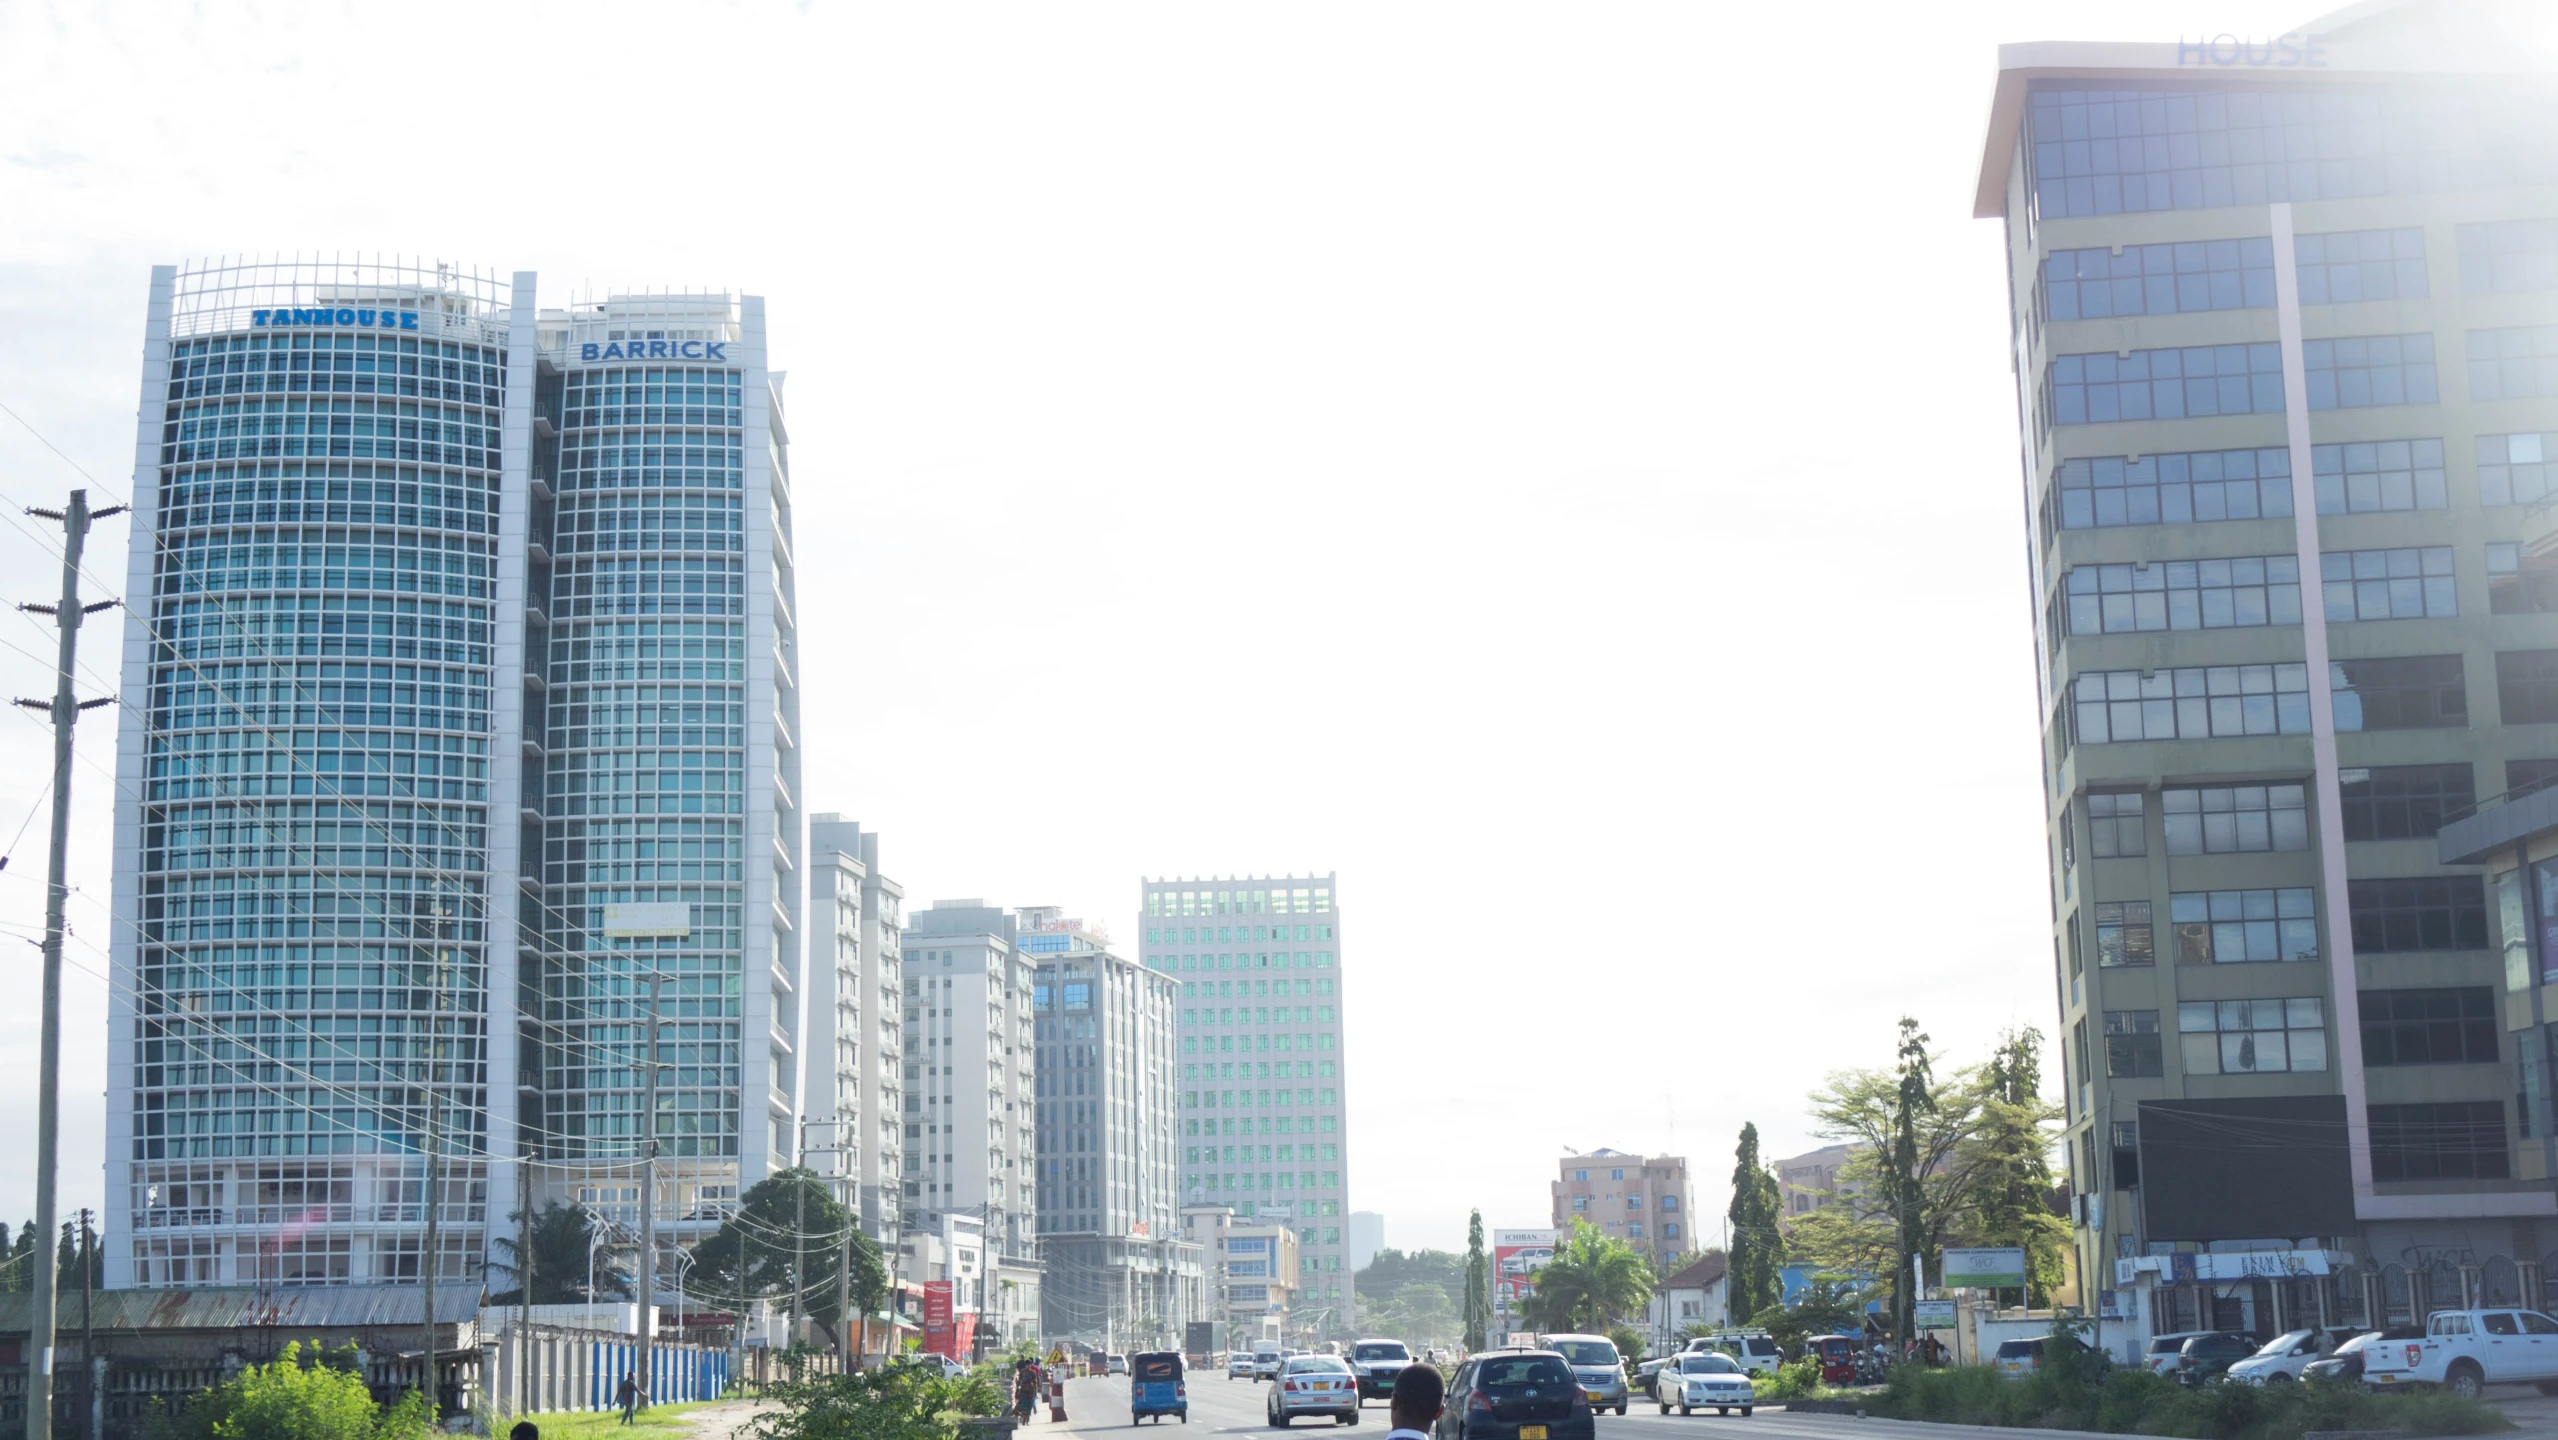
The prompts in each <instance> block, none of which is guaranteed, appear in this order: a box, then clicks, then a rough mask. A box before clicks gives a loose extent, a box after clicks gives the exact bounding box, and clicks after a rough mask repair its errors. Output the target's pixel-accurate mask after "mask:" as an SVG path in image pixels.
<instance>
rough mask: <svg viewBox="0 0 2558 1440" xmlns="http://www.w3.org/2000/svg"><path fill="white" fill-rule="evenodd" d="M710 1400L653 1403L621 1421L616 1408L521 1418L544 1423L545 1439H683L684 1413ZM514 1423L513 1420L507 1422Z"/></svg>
mask: <svg viewBox="0 0 2558 1440" xmlns="http://www.w3.org/2000/svg"><path fill="white" fill-rule="evenodd" d="M710 1403H711V1402H710V1401H707V1400H695V1401H689V1402H687V1403H685V1404H681V1405H651V1406H649V1407H648V1408H647V1409H645V1410H642V1411H641V1412H639V1414H637V1415H635V1416H633V1417H632V1418H631V1423H630V1424H628V1425H625V1424H623V1423H622V1412H621V1411H620V1410H618V1409H615V1410H553V1411H550V1412H549V1413H547V1414H541V1415H527V1416H524V1417H522V1418H524V1419H527V1420H530V1421H532V1422H533V1423H534V1424H535V1425H538V1426H540V1427H541V1430H542V1440H684V1437H685V1436H687V1435H690V1434H691V1433H692V1426H691V1425H689V1424H687V1423H686V1421H685V1419H684V1417H685V1416H687V1415H690V1414H692V1413H693V1412H694V1411H696V1410H700V1409H703V1408H705V1407H707V1406H708V1405H709V1404H710ZM508 1423H509V1424H512V1423H513V1422H512V1421H509V1422H508Z"/></svg>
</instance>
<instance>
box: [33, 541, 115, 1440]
mask: <svg viewBox="0 0 2558 1440" xmlns="http://www.w3.org/2000/svg"><path fill="white" fill-rule="evenodd" d="M124 508H125V507H123V506H121V505H110V506H108V507H107V508H106V509H104V510H100V511H97V512H95V513H94V514H93V513H92V512H91V511H90V509H89V492H88V491H86V490H74V491H72V492H71V503H70V504H68V505H66V506H64V507H63V508H62V509H60V510H39V509H36V508H35V507H33V506H29V507H28V508H27V513H28V514H30V515H40V516H42V517H44V518H45V519H47V520H59V521H61V522H62V599H61V602H60V603H59V604H54V605H35V604H28V605H21V606H19V607H18V608H19V609H21V610H32V611H34V612H36V613H37V614H39V615H51V616H52V617H53V623H54V625H55V627H56V628H57V629H59V630H60V631H61V632H62V639H61V643H60V646H59V648H58V649H57V650H56V652H55V657H54V665H53V698H52V699H51V700H21V701H19V702H18V703H19V704H20V705H23V706H25V707H27V708H28V709H30V710H45V711H50V712H51V713H52V715H53V834H52V848H51V853H50V854H49V855H47V857H46V860H45V872H44V997H43V1000H42V1002H41V1003H42V1015H43V1019H42V1022H41V1033H42V1039H41V1041H40V1042H39V1049H38V1059H37V1067H38V1069H37V1080H36V1234H38V1235H40V1236H42V1237H43V1238H44V1239H47V1240H50V1239H52V1238H53V1234H54V1230H55V1228H56V1227H55V1222H54V1193H53V1190H54V1168H55V1160H56V1155H57V1153H58V1151H59V1150H60V1148H61V1138H62V1135H61V1132H62V1116H61V1108H62V1105H61V1096H62V932H63V913H62V912H63V908H64V905H65V903H66V902H67V901H68V900H69V899H70V898H71V885H70V880H69V877H68V874H67V870H68V866H69V864H70V849H71V729H72V726H73V725H74V724H75V723H76V722H77V721H78V720H79V718H80V712H81V711H83V710H87V709H90V708H92V707H95V706H99V705H104V704H106V703H107V702H106V701H105V700H103V699H100V700H90V701H85V702H84V701H82V700H80V699H79V698H77V697H76V696H75V695H74V694H73V693H72V689H71V672H72V668H73V665H74V662H75V661H76V660H77V659H78V657H79V653H80V619H81V617H82V616H84V615H88V614H91V613H93V612H95V611H99V610H104V609H106V608H107V607H108V606H110V605H113V604H115V603H116V602H114V601H112V600H101V601H99V602H97V603H96V604H94V605H88V606H83V605H82V604H81V603H80V552H81V550H82V549H83V548H84V547H85V546H86V545H87V543H88V538H89V522H90V521H91V520H103V519H105V518H106V517H107V516H109V515H115V514H119V513H121V512H122V511H123V510H124ZM32 1268H33V1269H34V1270H35V1272H36V1273H35V1277H34V1278H35V1304H34V1306H33V1308H32V1309H31V1310H30V1311H29V1312H28V1318H27V1392H26V1409H27V1440H52V1435H53V1336H54V1316H55V1312H56V1305H55V1302H56V1295H55V1292H56V1291H57V1290H58V1289H59V1288H60V1286H59V1277H58V1276H56V1275H55V1274H54V1267H53V1266H51V1265H36V1266H33V1267H32Z"/></svg>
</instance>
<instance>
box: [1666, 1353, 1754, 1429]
mask: <svg viewBox="0 0 2558 1440" xmlns="http://www.w3.org/2000/svg"><path fill="white" fill-rule="evenodd" d="M1652 1383H1653V1393H1654V1394H1655V1395H1656V1396H1657V1397H1658V1398H1659V1399H1660V1402H1661V1413H1662V1414H1664V1415H1667V1414H1669V1413H1670V1407H1671V1406H1673V1405H1676V1406H1678V1407H1679V1413H1680V1414H1682V1415H1689V1414H1693V1413H1695V1412H1696V1411H1698V1410H1700V1409H1703V1408H1704V1407H1706V1406H1708V1405H1711V1406H1713V1407H1714V1413H1716V1414H1717V1415H1729V1414H1731V1413H1732V1412H1733V1411H1735V1410H1738V1411H1740V1412H1741V1413H1742V1414H1743V1415H1745V1416H1746V1415H1748V1414H1749V1413H1750V1407H1751V1406H1752V1405H1754V1404H1756V1403H1757V1401H1758V1391H1757V1390H1756V1388H1754V1387H1753V1386H1752V1385H1751V1384H1750V1372H1749V1371H1747V1370H1745V1369H1743V1368H1741V1362H1740V1361H1738V1360H1735V1359H1733V1358H1732V1357H1731V1356H1729V1355H1713V1354H1698V1353H1696V1352H1693V1351H1691V1352H1689V1353H1688V1354H1685V1355H1681V1356H1680V1357H1678V1359H1677V1360H1675V1361H1673V1362H1672V1363H1671V1364H1668V1365H1664V1366H1662V1367H1661V1368H1660V1369H1659V1370H1658V1371H1657V1372H1655V1373H1654V1374H1653V1377H1652Z"/></svg>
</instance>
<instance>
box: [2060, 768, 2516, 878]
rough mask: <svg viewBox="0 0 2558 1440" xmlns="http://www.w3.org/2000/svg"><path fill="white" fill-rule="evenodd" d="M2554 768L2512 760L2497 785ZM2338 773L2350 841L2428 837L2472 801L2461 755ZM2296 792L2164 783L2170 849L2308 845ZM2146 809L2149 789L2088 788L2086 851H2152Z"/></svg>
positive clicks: (2107, 855) (2472, 786) (2509, 788)
mask: <svg viewBox="0 0 2558 1440" xmlns="http://www.w3.org/2000/svg"><path fill="white" fill-rule="evenodd" d="M2553 774H2558V760H2509V761H2506V762H2505V770H2504V788H2505V791H2506V792H2507V793H2515V794H2519V793H2522V792H2525V791H2528V790H2531V789H2535V788H2538V787H2539V786H2541V785H2544V784H2546V783H2547V782H2548V780H2549V779H2550V777H2551V776H2552V775H2553ZM2337 778H2338V781H2339V784H2338V798H2339V800H2340V801H2341V807H2340V813H2341V816H2342V819H2343V822H2344V830H2345V838H2346V839H2347V840H2421V839H2428V838H2431V837H2432V836H2433V834H2434V833H2435V832H2436V831H2438V830H2440V829H2442V827H2443V824H2444V822H2445V821H2446V820H2449V819H2452V818H2455V817H2457V816H2460V815H2463V814H2466V813H2467V812H2468V811H2469V810H2471V809H2472V808H2474V807H2475V806H2476V804H2477V801H2478V790H2477V784H2476V781H2475V780H2474V778H2473V777H2472V775H2471V773H2470V766H2469V763H2468V762H2467V761H2454V762H2451V763H2448V764H2440V765H2370V766H2355V767H2350V768H2347V769H2345V770H2343V771H2341V772H2340V773H2339V775H2338V777H2337ZM2302 796H2303V790H2302V787H2301V786H2298V785H2255V786H2229V787H2201V788H2191V789H2185V788H2179V789H2169V790H2163V791H2161V792H2160V805H2161V808H2162V810H2163V811H2164V812H2165V815H2166V824H2165V830H2166V840H2167V853H2168V854H2170V855H2209V854H2224V853H2231V852H2243V851H2249V850H2301V849H2306V848H2307V843H2308V836H2307V827H2306V824H2305V823H2304V822H2303V821H2301V820H2300V819H2298V818H2297V816H2298V814H2299V812H2300V810H2301V801H2302ZM2147 810H2148V798H2147V797H2146V796H2145V795H2143V794H2141V793H2140V792H2138V791H2121V792H2115V791H2098V792H2095V793H2092V794H2090V795H2089V796H2088V797H2087V822H2088V848H2089V851H2090V852H2091V853H2093V854H2094V855H2095V856H2096V857H2097V858H2098V859H2100V860H2101V859H2112V858H2117V857H2124V856H2135V855H2145V854H2147V853H2149V838H2148V830H2147V819H2148V815H2147ZM2287 816H2288V817H2292V818H2286V817H2287Z"/></svg>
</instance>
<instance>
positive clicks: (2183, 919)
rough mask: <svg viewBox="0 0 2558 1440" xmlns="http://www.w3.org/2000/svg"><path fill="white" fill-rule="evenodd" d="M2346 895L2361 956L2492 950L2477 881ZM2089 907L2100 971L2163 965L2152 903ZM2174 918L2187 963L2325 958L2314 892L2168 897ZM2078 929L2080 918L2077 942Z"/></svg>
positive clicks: (2431, 879)
mask: <svg viewBox="0 0 2558 1440" xmlns="http://www.w3.org/2000/svg"><path fill="white" fill-rule="evenodd" d="M2346 888H2347V908H2348V912H2349V915H2350V923H2351V924H2352V926H2353V937H2354V950H2355V953H2357V954H2362V955H2386V954H2421V953H2427V952H2432V951H2441V950H2484V949H2486V948H2487V907H2486V899H2485V891H2484V889H2483V888H2482V886H2481V884H2480V882H2479V877H2477V876H2475V875H2419V876H2408V877H2404V878H2397V877H2374V878H2367V879H2356V880H2351V881H2348V882H2347V886H2346ZM2089 909H2090V912H2091V914H2090V917H2089V918H2090V920H2091V922H2092V928H2093V929H2094V931H2095V935H2096V956H2097V959H2096V963H2097V964H2098V965H2099V966H2103V967H2108V968H2111V967H2115V966H2140V965H2149V964H2153V963H2155V961H2156V957H2157V947H2156V943H2155V937H2154V935H2153V926H2152V923H2151V913H2152V911H2151V904H2150V902H2149V901H2147V900H2102V901H2098V902H2096V903H2095V904H2094V905H2092V906H2090V907H2089ZM2167 918H2168V923H2169V925H2170V927H2171V934H2172V937H2173V942H2174V946H2175V959H2176V963H2178V964H2180V965H2238V964H2267V963H2281V962H2304V961H2314V960H2316V959H2317V958H2318V922H2317V909H2316V905H2315V901H2314V899H2313V897H2312V892H2311V891H2310V890H2308V889H2307V888H2292V889H2273V890H2180V891H2177V892H2175V893H2174V894H2172V895H2170V896H2169V897H2168V910H2167ZM2078 930H2079V926H2078V922H2077V920H2076V918H2075V917H2073V918H2072V920H2071V924H2070V931H2071V935H2072V943H2073V945H2075V943H2076V936H2077V934H2078Z"/></svg>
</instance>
